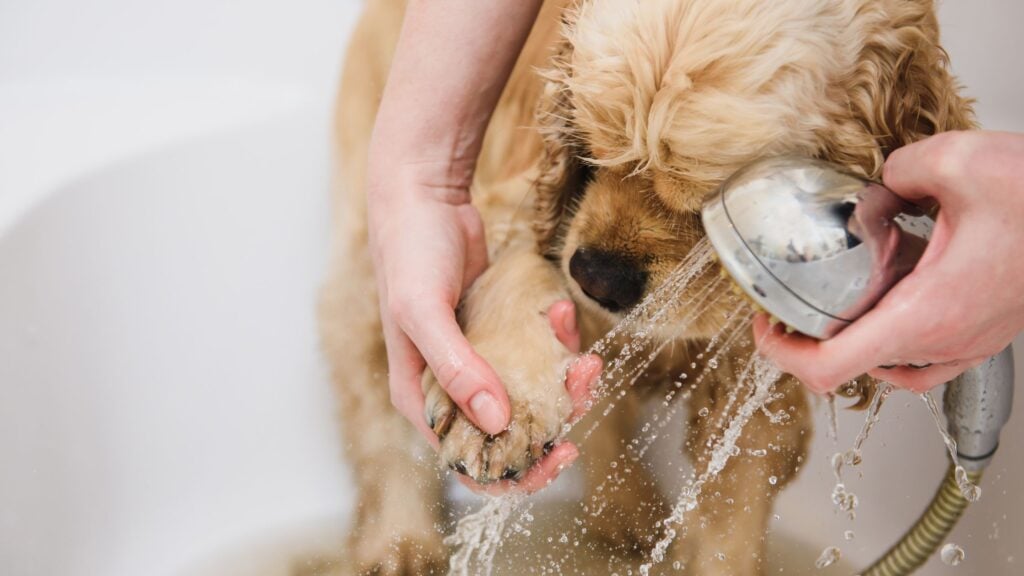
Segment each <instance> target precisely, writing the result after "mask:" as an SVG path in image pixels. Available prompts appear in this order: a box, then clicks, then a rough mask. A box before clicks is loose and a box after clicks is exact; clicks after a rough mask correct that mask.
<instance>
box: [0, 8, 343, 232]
mask: <svg viewBox="0 0 1024 576" xmlns="http://www.w3.org/2000/svg"><path fill="white" fill-rule="evenodd" d="M359 7H360V3H359V2H357V1H356V0H296V1H289V2H282V1H280V0H246V1H245V2H239V1H237V0H180V1H167V0H164V1H145V2H139V1H135V0H85V1H81V2H78V1H72V0H32V1H31V2H23V1H19V0H0V122H2V123H0V232H2V231H3V229H4V228H5V227H6V226H7V225H9V224H10V223H12V222H13V221H14V220H15V219H16V218H17V217H18V216H19V215H20V214H22V213H24V211H25V210H27V209H28V207H29V206H31V205H32V204H33V203H34V202H36V201H37V200H38V198H39V197H40V196H42V195H44V194H46V192H47V191H48V190H52V189H53V188H54V187H55V186H59V185H61V184H63V183H64V182H66V181H67V180H69V179H71V178H73V177H75V176H78V175H81V174H83V173H86V172H89V171H91V170H93V169H95V167H96V166H99V165H103V164H106V163H109V162H113V161H116V160H117V159H119V158H123V157H125V156H130V155H133V154H137V153H138V152H139V151H140V150H142V149H146V148H154V147H157V146H160V145H163V144H166V143H168V142H174V141H181V140H183V139H186V138H190V137H193V136H196V135H202V134H209V133H212V132H215V131H218V130H226V129H230V128H231V127H235V126H240V125H245V124H247V123H251V122H253V121H261V120H265V119H266V118H268V117H270V116H273V115H277V114H288V113H290V112H293V111H295V110H301V109H307V108H310V107H316V108H317V109H318V110H323V111H324V113H327V111H328V110H329V107H330V102H331V100H332V97H333V93H334V90H335V84H336V79H337V73H338V70H339V69H340V62H341V57H342V53H343V50H344V46H345V43H346V39H347V36H348V31H349V29H350V28H351V26H352V24H353V23H354V20H355V17H356V15H357V14H358V11H359Z"/></svg>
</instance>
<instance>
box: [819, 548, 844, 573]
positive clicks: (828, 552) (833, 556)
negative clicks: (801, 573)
mask: <svg viewBox="0 0 1024 576" xmlns="http://www.w3.org/2000/svg"><path fill="white" fill-rule="evenodd" d="M842 556H843V553H842V552H841V551H840V550H839V548H836V547H835V546H829V547H828V548H825V549H824V550H822V551H821V556H818V559H817V560H815V561H814V567H815V568H817V569H818V570H821V569H823V568H828V567H829V566H831V565H833V564H835V563H836V562H837V561H838V560H839V559H840V558H841V557H842Z"/></svg>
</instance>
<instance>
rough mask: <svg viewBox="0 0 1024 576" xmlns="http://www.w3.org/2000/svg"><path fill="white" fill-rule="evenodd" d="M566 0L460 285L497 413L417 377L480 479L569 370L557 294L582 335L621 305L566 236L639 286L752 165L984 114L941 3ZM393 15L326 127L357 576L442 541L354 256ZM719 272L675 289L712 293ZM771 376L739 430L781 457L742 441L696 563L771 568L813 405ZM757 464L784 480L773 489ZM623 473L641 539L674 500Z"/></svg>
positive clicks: (511, 450)
mask: <svg viewBox="0 0 1024 576" xmlns="http://www.w3.org/2000/svg"><path fill="white" fill-rule="evenodd" d="M565 4H567V2H548V3H546V4H545V8H544V10H543V11H542V13H541V16H540V18H539V19H538V23H537V25H536V26H535V28H534V31H533V33H532V34H531V37H530V39H529V41H528V42H527V45H526V47H525V49H524V51H523V53H522V55H521V57H520V60H519V62H518V64H517V66H516V68H515V70H514V72H513V74H512V77H511V79H510V81H509V84H508V86H507V88H506V90H505V92H504V94H503V96H502V99H501V101H500V102H499V104H498V108H497V110H496V112H495V115H494V117H493V119H492V122H491V124H490V126H489V128H488V133H487V136H486V139H485V143H484V149H483V151H482V153H481V156H480V161H479V165H478V171H477V174H476V180H475V182H474V191H473V194H474V196H473V201H474V204H476V205H477V206H478V208H479V209H480V211H481V213H482V215H483V218H484V222H485V224H486V226H487V234H488V245H489V247H490V248H491V251H492V254H491V256H492V265H491V268H490V269H488V271H487V272H486V273H485V274H484V275H483V276H482V277H481V278H480V279H479V280H478V281H477V283H476V284H475V285H474V286H473V287H472V289H471V290H470V291H469V292H468V293H467V295H466V296H465V298H464V300H463V302H462V305H461V309H460V321H461V322H462V324H463V327H464V329H465V331H466V333H467V335H468V337H469V339H470V341H471V342H473V343H474V344H475V345H476V347H477V349H478V350H479V351H480V352H481V353H482V354H483V356H484V357H485V358H487V359H488V360H489V361H490V362H491V363H492V364H493V365H494V367H495V368H496V370H497V371H498V373H499V374H500V375H501V376H502V377H503V379H504V381H505V383H506V385H507V386H508V389H509V395H510V398H511V400H512V405H513V423H512V426H511V428H510V430H509V431H508V432H506V433H504V434H502V435H500V436H498V437H497V438H494V439H490V438H486V437H484V435H482V434H481V433H480V432H479V431H477V430H476V429H475V428H473V427H472V426H471V425H470V424H469V422H468V420H466V419H465V418H464V417H462V415H461V414H458V413H457V412H456V411H455V409H454V407H453V406H452V404H451V402H450V400H448V399H447V397H446V396H445V395H444V394H443V391H441V390H440V388H439V387H437V386H436V383H435V382H434V381H433V379H432V377H431V375H430V374H429V373H428V374H427V375H426V376H425V380H424V384H425V390H426V392H427V398H428V407H427V411H428V414H427V416H429V417H430V418H431V420H432V421H433V423H434V425H435V430H437V431H438V432H439V434H440V435H441V436H442V438H443V440H442V448H441V454H442V459H443V460H444V462H445V463H446V464H448V465H449V466H456V467H460V468H464V469H465V470H466V471H467V472H468V473H470V474H471V475H473V476H475V477H477V478H479V479H482V480H494V479H496V478H497V477H499V476H500V475H502V474H505V473H507V472H509V471H511V472H519V471H521V470H522V469H524V468H525V467H526V466H528V465H529V464H530V463H531V462H532V461H533V460H534V459H536V458H537V457H539V456H540V455H541V453H542V452H543V448H544V444H545V443H546V442H547V441H548V440H550V439H551V438H553V437H554V436H555V435H556V434H557V430H558V429H559V427H560V426H561V424H562V422H563V420H564V419H565V418H566V417H567V414H568V404H567V402H568V399H567V397H566V395H565V392H564V390H563V389H562V388H561V384H560V383H559V382H558V376H559V375H560V373H561V370H562V368H563V366H564V363H565V362H566V361H567V360H568V358H569V355H568V354H567V352H566V351H565V350H564V349H562V348H561V346H560V345H559V344H558V343H557V341H556V340H555V338H554V335H553V334H552V333H551V332H550V329H549V328H548V327H547V320H546V318H545V317H544V316H543V314H544V311H545V310H546V309H547V307H548V306H549V305H550V304H551V303H552V302H554V301H555V300H557V299H559V298H564V297H566V296H567V295H569V296H571V297H572V298H573V299H574V300H575V301H576V302H577V303H578V309H579V313H580V324H581V327H582V331H583V337H584V345H587V344H588V343H589V342H592V341H593V340H594V339H596V338H597V337H599V336H600V335H601V334H602V333H603V332H604V331H606V330H607V329H608V328H609V327H610V326H611V325H612V324H613V323H614V322H615V321H617V319H618V318H619V317H620V316H621V314H612V313H610V312H608V311H606V310H605V309H603V308H601V307H599V306H598V305H597V304H596V303H595V302H593V301H591V300H590V299H589V298H587V297H586V296H585V295H584V294H583V293H582V292H581V291H580V289H579V287H578V286H577V285H576V283H575V282H574V281H573V280H572V279H571V278H570V276H569V275H568V269H567V265H568V261H569V258H570V257H571V256H572V254H573V253H574V252H575V251H576V250H577V249H578V248H580V247H587V248H598V249H601V250H605V251H608V252H612V253H615V254H620V255H623V256H627V257H630V258H632V259H633V260H635V261H637V262H641V263H642V265H643V267H644V271H645V272H646V273H647V274H648V275H649V278H650V280H649V282H648V285H647V286H648V287H647V290H648V291H649V290H651V289H653V287H656V286H657V285H658V284H659V283H660V281H661V280H662V279H664V278H665V277H666V276H667V274H668V273H669V272H670V271H671V270H672V269H673V268H675V267H676V265H677V264H678V263H679V262H680V261H681V260H682V259H683V258H684V257H685V256H686V254H687V253H688V252H689V251H690V249H691V248H692V247H693V245H694V244H695V243H696V242H697V241H698V240H700V238H701V237H702V234H703V232H702V230H701V226H700V222H699V218H698V215H697V210H698V209H699V206H700V204H701V202H702V200H703V198H704V197H705V196H706V195H707V194H708V193H709V192H710V191H712V190H713V189H714V188H715V187H716V186H717V185H718V184H719V183H721V181H722V180H723V179H724V178H725V177H727V176H728V175H730V174H731V173H732V172H733V171H735V170H736V169H737V168H738V167H740V166H741V165H743V164H744V163H746V162H749V161H751V160H753V159H755V158H758V157H761V156H764V155H769V154H781V153H797V154H803V155H808V156H815V157H822V158H826V159H830V160H833V161H836V162H839V163H842V164H844V165H846V166H848V167H849V168H851V169H854V170H857V171H860V172H862V173H864V174H867V175H869V176H873V177H877V176H878V175H879V174H880V170H881V165H882V162H883V161H884V158H885V157H886V155H887V154H888V153H889V152H891V151H892V150H893V149H895V148H896V147H898V146H901V145H903V144H906V143H909V142H913V141H915V140H919V139H921V138H923V137H925V136H928V135H929V134H933V133H936V132H939V131H943V130H951V129H966V128H970V127H972V126H973V119H972V112H971V109H970V105H969V102H967V101H965V100H964V99H963V98H961V97H960V96H959V95H958V90H959V87H958V85H957V84H956V81H955V79H954V78H953V77H952V76H951V75H950V73H949V72H948V70H947V62H946V56H945V53H944V52H943V50H942V48H941V47H940V45H939V41H938V28H937V24H936V20H935V14H934V6H933V5H932V2H931V0H787V1H786V2H765V1H763V0H703V1H700V2H698V1H695V0H643V1H640V0H590V1H585V2H582V4H581V5H580V6H575V7H572V8H570V9H566V8H565ZM402 8H403V2H401V1H400V0H373V1H371V2H369V3H368V5H367V8H366V12H365V13H364V15H363V18H362V20H361V22H360V24H359V26H358V28H357V29H356V32H355V33H354V36H353V39H352V45H351V47H350V50H349V57H348V59H347V61H346V65H345V71H344V75H343V82H342V89H341V92H340V97H339V100H338V116H337V118H338V120H337V128H336V133H337V138H338V143H339V158H340V162H339V168H340V173H341V176H342V178H341V180H342V182H343V185H342V186H340V188H341V191H340V192H339V195H338V197H337V200H336V202H335V209H334V215H335V218H334V220H335V223H336V232H337V233H336V235H335V241H334V251H333V257H332V266H331V273H330V277H329V279H328V281H327V283H326V285H325V287H324V290H323V294H322V297H321V307H320V319H321V332H322V339H323V344H324V349H325V352H326V355H327V358H328V359H329V361H330V364H331V367H332V375H333V378H334V380H335V382H336V383H337V387H338V390H339V394H340V399H341V404H340V406H341V410H342V416H343V418H342V420H343V425H344V431H345V436H346V452H347V455H348V457H349V459H350V460H351V461H352V463H353V465H354V466H355V470H356V482H357V485H358V488H359V498H358V502H359V513H358V514H357V518H356V525H355V526H354V528H353V531H352V540H351V543H350V544H351V550H352V557H353V559H354V560H355V562H356V563H357V568H358V569H359V570H362V571H365V572H368V573H369V572H371V571H374V570H376V571H378V573H382V574H421V573H428V572H429V571H430V570H431V567H433V568H438V567H440V566H441V565H442V564H443V562H444V557H445V551H444V550H443V548H442V546H441V543H440V541H439V537H438V534H437V530H436V528H435V524H436V523H437V522H438V521H439V520H440V508H439V506H440V498H441V494H440V479H439V476H438V474H437V471H436V470H437V469H436V467H433V466H431V465H430V463H429V462H430V460H431V459H427V463H426V464H425V463H424V459H422V458H418V457H417V456H416V452H417V448H418V447H422V446H423V442H422V440H420V439H418V438H417V437H416V435H415V433H414V432H413V430H412V427H411V426H409V425H408V423H406V422H405V421H404V420H403V419H402V418H401V417H400V416H399V415H398V414H397V413H396V412H394V411H393V410H392V409H391V408H390V406H389V402H388V392H387V378H386V374H387V363H386V357H385V351H384V345H383V340H382V334H381V330H380V322H379V319H378V318H377V310H378V308H377V302H376V288H375V286H374V276H373V271H372V263H371V261H370V257H369V255H368V253H367V250H366V242H367V233H366V222H365V218H364V215H365V207H366V203H365V198H364V197H363V188H364V183H365V164H366V148H367V142H368V140H369V134H370V131H371V129H372V122H373V118H374V114H375V113H376V106H377V101H378V98H379V94H380V91H381V89H382V87H383V82H384V79H385V78H386V76H387V69H388V65H389V62H390V58H391V54H392V51H393V48H394V43H395V40H396V38H397V33H398V29H399V25H400V22H401V16H402ZM551 260H557V264H554V263H552V262H551ZM715 273H716V271H715V270H711V271H709V272H708V273H707V274H705V275H702V276H700V277H698V278H697V279H696V280H695V281H694V282H692V284H691V286H690V287H689V289H688V290H689V291H691V293H695V292H696V291H697V290H701V289H702V288H706V287H708V286H709V283H710V282H711V281H712V278H713V276H714V274H715ZM723 306H724V305H719V306H712V307H711V308H710V309H709V310H707V311H706V312H705V313H703V314H702V315H701V316H700V318H699V320H698V321H697V322H695V323H694V324H693V326H692V327H691V328H690V329H689V331H688V332H687V333H686V334H682V335H678V334H672V335H671V337H673V338H678V339H679V340H678V342H676V345H673V346H672V347H670V349H671V352H669V353H666V354H663V355H662V357H660V358H659V360H658V370H653V371H651V372H649V373H648V374H647V375H646V376H645V378H644V380H645V382H640V383H638V386H639V387H642V388H643V387H646V388H652V387H656V386H657V385H658V384H660V383H661V382H662V381H663V379H664V377H665V376H667V375H671V374H678V373H679V372H681V371H683V369H684V368H686V367H688V366H689V363H690V362H691V361H694V360H696V358H694V355H693V354H691V353H689V350H691V349H696V348H697V347H699V346H700V345H701V344H700V343H701V342H702V341H703V340H704V339H706V338H708V337H709V336H710V335H712V334H713V333H715V332H716V331H717V330H718V329H719V328H720V325H721V318H722V313H723V312H724V307H723ZM661 337H663V338H667V337H669V335H667V334H665V335H661ZM749 353H750V350H749V349H748V348H745V349H741V350H737V351H735V352H734V353H733V356H732V357H731V358H729V359H727V360H726V361H725V362H723V365H722V366H719V367H718V368H717V369H715V370H713V371H712V372H713V376H714V377H713V378H711V379H710V380H707V381H705V382H704V384H703V385H702V386H700V387H698V388H697V389H695V390H694V391H693V394H692V396H691V398H690V400H689V404H690V414H696V413H697V412H698V410H699V409H700V408H701V407H707V408H708V410H709V411H710V413H711V414H712V417H710V418H697V417H691V419H690V422H689V423H688V429H687V434H688V442H687V450H688V451H689V452H690V454H691V456H692V457H694V458H697V459H699V458H700V457H701V454H702V452H703V451H702V450H701V449H699V448H700V447H701V446H703V445H704V444H705V443H706V442H707V439H708V435H709V434H710V433H711V432H712V430H711V429H710V427H709V426H708V424H707V423H708V422H713V421H714V420H715V418H714V416H713V415H714V414H716V411H721V410H724V402H723V398H724V396H725V394H726V391H727V390H728V388H729V386H730V384H731V383H732V381H733V380H734V378H735V370H736V365H735V364H734V359H736V358H741V357H743V356H744V355H747V354H749ZM779 392H780V393H781V397H780V398H778V399H776V400H775V401H774V403H773V404H772V407H773V408H774V409H785V410H786V411H787V412H788V413H789V414H790V416H791V418H790V420H789V424H786V425H773V424H771V423H770V421H769V420H768V417H767V415H765V414H762V413H758V414H757V415H756V416H755V417H754V419H753V420H752V422H751V423H750V424H749V425H748V428H747V430H746V432H745V435H744V438H743V441H742V446H743V447H764V446H767V445H769V444H771V445H773V446H776V447H778V450H773V451H769V454H768V456H766V457H763V458H755V457H751V456H746V455H742V454H741V455H740V456H737V457H736V458H734V459H733V460H732V461H731V462H730V464H729V466H727V467H726V469H725V471H724V472H723V474H722V475H721V477H720V479H719V480H717V481H716V483H715V484H714V485H713V486H710V487H709V488H708V489H706V490H705V492H706V493H712V494H717V496H716V497H715V498H711V499H707V500H706V501H704V502H702V503H701V505H700V506H699V508H698V510H697V513H695V514H694V515H691V516H690V517H689V519H688V523H689V524H688V531H687V538H686V539H685V540H684V541H683V542H682V543H680V544H679V545H677V546H676V547H675V548H674V550H673V555H675V557H676V558H678V559H680V560H683V561H685V562H686V565H687V567H688V569H689V571H690V573H692V574H701V575H703V574H758V573H759V571H760V562H759V558H763V557H764V554H763V543H762V540H763V532H764V529H765V527H766V523H767V520H768V517H769V515H770V511H771V505H772V501H773V499H774V497H775V495H776V494H777V492H778V490H779V489H781V488H782V486H783V485H785V484H786V482H788V481H789V480H790V479H791V478H792V477H793V476H794V475H795V474H796V471H797V470H798V468H799V462H800V460H801V458H802V456H803V455H804V454H805V452H806V443H807V435H808V432H809V430H810V421H811V417H810V414H809V413H808V405H807V400H806V398H805V396H804V393H803V391H802V388H801V387H800V385H799V384H798V383H796V382H794V381H792V380H791V379H785V380H784V381H783V382H782V383H780V386H779ZM634 412H635V411H631V410H626V409H623V410H617V411H616V412H614V413H613V414H615V416H613V417H612V418H613V420H612V421H611V422H610V423H609V424H608V425H605V426H602V427H601V429H600V430H601V432H600V434H601V435H603V437H602V438H597V437H595V438H592V439H591V441H592V442H595V445H594V446H593V447H591V448H592V449H591V451H590V452H587V449H588V447H587V446H584V451H585V454H588V455H589V457H591V458H592V459H593V461H594V462H595V465H594V466H591V467H590V469H592V470H604V469H605V468H604V464H602V463H607V462H608V461H609V460H610V459H611V458H615V457H617V454H618V452H619V448H618V447H619V446H621V437H622V436H623V435H627V434H628V433H629V431H630V427H631V425H632V423H633V422H634V419H633V418H632V416H631V415H633V414H634ZM698 465H699V464H698ZM769 476H775V477H776V478H778V479H779V481H778V482H777V483H776V484H774V485H772V484H769V483H768V482H767V478H768V477H769ZM411 477H414V478H415V479H416V480H415V481H413V482H410V478H411ZM598 480H599V479H594V481H595V482H596V481H598ZM626 482H628V483H630V484H631V486H630V487H629V489H625V488H624V489H621V490H615V491H611V492H610V493H608V494H607V495H606V496H605V498H607V499H608V500H609V501H610V502H609V505H610V506H611V507H612V509H614V510H615V511H616V512H615V518H614V520H612V519H610V518H606V520H608V521H602V522H600V523H599V524H598V525H597V527H596V529H597V530H599V531H600V532H601V534H602V535H604V536H605V537H606V538H607V539H608V540H609V542H611V543H614V544H616V545H620V546H622V547H623V549H634V550H635V549H638V548H642V547H643V546H645V545H648V544H649V543H650V540H649V536H650V535H651V534H652V533H654V527H653V519H655V518H659V517H660V515H661V514H662V513H663V511H664V504H663V503H662V502H661V501H660V499H659V498H658V495H657V494H656V493H654V492H653V491H652V490H651V489H650V488H649V486H650V482H649V480H648V479H646V478H644V477H643V476H642V474H641V473H637V474H633V475H632V476H627V479H626ZM619 514H621V516H619ZM717 551H722V552H724V553H725V559H724V560H721V559H718V558H715V557H714V556H713V553H714V552H717ZM438 569H439V568H438Z"/></svg>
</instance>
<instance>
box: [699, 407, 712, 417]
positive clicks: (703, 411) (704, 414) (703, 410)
mask: <svg viewBox="0 0 1024 576" xmlns="http://www.w3.org/2000/svg"><path fill="white" fill-rule="evenodd" d="M710 413H711V410H708V407H707V406H705V407H703V408H701V409H700V410H698V411H697V415H698V416H700V417H701V418H706V417H707V415H708V414H710Z"/></svg>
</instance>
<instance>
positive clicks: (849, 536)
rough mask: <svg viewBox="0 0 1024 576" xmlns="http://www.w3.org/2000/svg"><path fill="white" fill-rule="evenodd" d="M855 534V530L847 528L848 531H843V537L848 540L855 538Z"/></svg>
mask: <svg viewBox="0 0 1024 576" xmlns="http://www.w3.org/2000/svg"><path fill="white" fill-rule="evenodd" d="M853 536H854V534H853V530H847V531H846V532H843V538H846V539H847V540H853Z"/></svg>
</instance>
